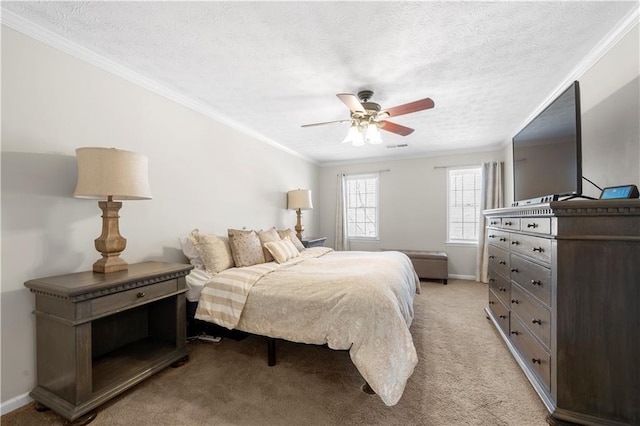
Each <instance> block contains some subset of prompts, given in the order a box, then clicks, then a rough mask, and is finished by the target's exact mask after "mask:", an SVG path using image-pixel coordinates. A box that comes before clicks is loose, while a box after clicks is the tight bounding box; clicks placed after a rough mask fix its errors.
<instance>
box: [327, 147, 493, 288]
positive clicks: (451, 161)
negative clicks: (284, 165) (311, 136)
mask: <svg viewBox="0 0 640 426" xmlns="http://www.w3.org/2000/svg"><path fill="white" fill-rule="evenodd" d="M502 156H503V153H502V152H501V151H491V152H480V153H472V154H461V155H453V156H438V157H424V158H414V159H407V160H393V161H378V162H370V163H362V164H357V165H354V164H351V165H342V166H331V167H321V169H320V182H319V185H320V196H319V209H320V230H321V232H322V233H323V235H326V236H327V246H330V247H334V241H335V238H334V236H335V234H334V229H335V226H334V223H335V208H336V182H337V175H338V173H340V172H342V173H347V174H352V173H360V172H367V171H375V170H386V169H390V171H389V172H383V173H381V174H380V181H379V183H380V188H379V191H380V200H379V202H380V207H379V208H380V212H379V221H380V223H379V231H380V236H379V241H376V242H367V243H363V242H351V246H350V248H351V250H379V249H382V248H386V249H389V248H395V249H422V250H437V251H445V252H447V254H448V256H449V274H450V275H453V276H458V277H466V278H472V277H474V276H475V262H476V246H475V245H471V246H469V245H464V246H463V245H452V244H450V245H447V244H446V239H447V235H446V234H447V226H446V217H447V203H446V200H447V197H446V189H447V184H446V182H447V181H446V178H447V173H446V170H445V168H444V167H447V166H468V165H480V164H481V163H482V162H483V161H500V160H502Z"/></svg>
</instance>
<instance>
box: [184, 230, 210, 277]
mask: <svg viewBox="0 0 640 426" xmlns="http://www.w3.org/2000/svg"><path fill="white" fill-rule="evenodd" d="M197 231H198V230H197V229H194V231H193V232H197ZM179 240H180V247H181V248H182V253H183V254H184V255H185V257H186V258H187V259H189V263H191V264H192V265H193V266H195V267H196V269H204V264H203V263H202V259H201V258H200V253H198V249H196V246H194V245H193V243H192V242H191V240H190V239H189V237H188V236H186V237H182V238H180V239H179Z"/></svg>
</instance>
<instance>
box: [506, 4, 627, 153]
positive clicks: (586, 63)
mask: <svg viewBox="0 0 640 426" xmlns="http://www.w3.org/2000/svg"><path fill="white" fill-rule="evenodd" d="M638 23H640V3H638V4H637V6H636V7H635V8H634V9H632V10H630V11H629V13H627V14H626V15H625V16H624V17H623V18H622V19H621V20H620V22H619V23H618V25H616V26H615V28H613V29H612V30H611V31H609V33H608V34H607V35H606V36H605V37H604V38H603V39H602V40H600V42H599V43H598V44H596V45H595V47H594V48H593V49H591V51H589V53H588V54H587V56H585V57H584V59H583V60H582V61H580V63H579V64H578V65H577V66H576V67H575V68H574V69H573V71H571V72H570V73H569V75H567V76H566V77H565V78H564V80H562V82H561V83H560V84H559V85H557V86H556V89H555V90H554V91H553V92H551V94H550V95H549V96H547V98H546V99H545V100H544V102H542V103H541V104H540V105H539V106H538V108H536V109H535V110H534V111H533V112H532V113H531V114H530V115H529V116H528V117H527V118H526V119H525V120H524V121H523V122H522V123H520V125H519V126H518V127H517V128H516V129H515V130H514V131H513V132H512V133H511V134H512V135H515V134H517V133H518V132H519V131H520V130H522V129H523V128H524V126H526V125H527V123H529V122H530V121H531V120H533V119H534V118H535V117H537V116H538V114H540V113H541V112H542V110H544V109H545V108H546V107H547V106H548V105H549V104H550V103H551V102H552V101H553V100H554V99H556V98H557V97H558V96H560V94H561V93H562V92H563V91H564V90H565V89H566V88H567V87H569V85H571V83H573V82H574V81H576V80H579V79H580V77H582V76H583V75H584V74H586V73H587V71H589V69H591V67H593V66H594V65H595V64H596V63H597V62H598V61H599V60H600V59H602V58H603V57H604V55H606V54H607V53H608V52H609V51H610V50H611V49H612V48H613V47H614V46H615V45H616V44H618V42H619V41H620V40H622V38H623V37H624V36H626V35H627V34H628V33H629V31H631V30H632V29H633V28H634V27H635V26H636V25H638ZM507 142H510V139H509V140H508V141H507Z"/></svg>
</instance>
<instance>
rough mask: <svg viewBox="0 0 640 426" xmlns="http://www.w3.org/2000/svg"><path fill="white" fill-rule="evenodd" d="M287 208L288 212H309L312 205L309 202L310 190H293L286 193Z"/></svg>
mask: <svg viewBox="0 0 640 426" xmlns="http://www.w3.org/2000/svg"><path fill="white" fill-rule="evenodd" d="M287 208H288V209H289V210H298V209H300V210H311V209H313V203H312V202H311V190H310V189H294V190H293V191H289V192H288V193H287Z"/></svg>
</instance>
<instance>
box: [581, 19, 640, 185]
mask: <svg viewBox="0 0 640 426" xmlns="http://www.w3.org/2000/svg"><path fill="white" fill-rule="evenodd" d="M638 28H639V27H638V25H635V27H634V28H633V29H632V30H631V31H629V33H627V34H626V36H625V37H624V38H623V39H622V40H620V42H618V43H617V44H616V45H615V46H614V47H613V48H612V49H611V50H610V51H609V52H608V53H607V55H605V56H604V57H603V58H602V59H600V60H599V61H598V62H597V63H596V64H595V65H594V66H593V67H591V68H590V69H589V70H588V71H587V72H586V73H585V74H584V75H583V76H582V77H580V79H579V80H580V95H581V106H582V174H583V176H585V177H587V178H589V179H591V180H592V181H593V182H595V183H596V184H597V185H598V186H600V187H605V186H616V185H625V184H630V183H633V184H636V185H638V186H640V118H639V117H640V33H639V29H638ZM583 185H584V186H583V192H584V193H585V194H586V195H590V196H592V197H598V196H599V195H600V191H599V190H598V189H596V188H595V187H593V186H592V185H591V184H589V183H587V182H583Z"/></svg>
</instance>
